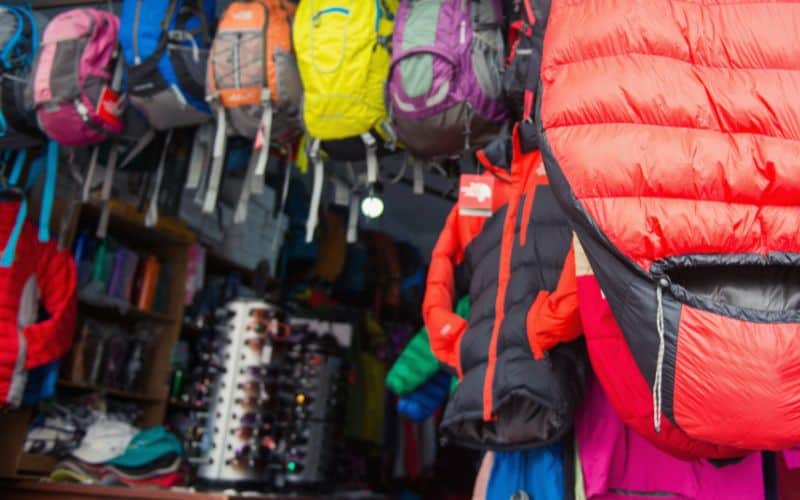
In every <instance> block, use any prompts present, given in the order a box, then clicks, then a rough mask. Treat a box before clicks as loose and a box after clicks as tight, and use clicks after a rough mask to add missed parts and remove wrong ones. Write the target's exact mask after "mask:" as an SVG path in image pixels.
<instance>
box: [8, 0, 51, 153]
mask: <svg viewBox="0 0 800 500" xmlns="http://www.w3.org/2000/svg"><path fill="white" fill-rule="evenodd" d="M44 24H45V19H44V18H43V17H42V16H41V15H40V14H34V13H33V12H32V11H31V10H30V9H29V8H28V7H21V6H10V5H0V149H22V148H28V147H31V146H37V145H40V144H43V143H44V141H45V137H44V134H42V132H41V131H40V130H39V127H38V125H37V123H36V113H35V111H34V109H33V100H32V96H31V95H30V93H28V92H26V90H27V87H28V81H29V79H30V75H31V69H32V67H33V59H34V57H35V56H36V52H37V51H38V49H39V41H40V39H41V36H42V31H43V29H44Z"/></svg>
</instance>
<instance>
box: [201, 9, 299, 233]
mask: <svg viewBox="0 0 800 500" xmlns="http://www.w3.org/2000/svg"><path fill="white" fill-rule="evenodd" d="M294 11H295V6H294V5H292V4H290V3H288V2H284V1H283V0H254V1H237V2H232V3H231V4H230V6H229V7H228V8H227V10H226V11H225V13H224V14H223V16H222V19H221V20H220V23H219V26H218V28H217V34H216V36H215V37H214V42H213V44H212V46H211V54H210V56H209V60H208V78H207V79H206V82H207V84H206V86H207V90H206V97H207V99H208V100H209V101H210V103H211V106H212V108H213V109H214V112H215V115H216V120H217V130H216V136H215V139H214V146H213V155H212V158H213V161H212V166H211V174H210V177H209V180H208V187H207V189H206V195H205V200H204V203H203V210H204V211H205V212H207V213H208V212H212V211H213V210H214V207H215V205H216V202H217V195H218V192H219V184H220V180H221V178H222V168H223V164H224V159H225V147H226V138H227V136H228V135H239V136H243V137H248V138H253V139H254V141H255V142H254V147H253V154H252V155H251V158H250V165H249V166H248V169H247V174H246V177H245V183H244V186H243V188H242V194H241V196H240V198H239V203H238V205H237V209H236V213H235V215H234V222H242V221H243V220H244V218H245V216H246V213H247V202H248V200H249V197H250V193H261V192H262V191H263V189H264V173H265V171H266V167H267V158H268V154H269V146H270V142H271V141H277V142H284V143H286V142H289V141H292V140H293V139H295V138H296V137H297V136H298V135H299V134H300V131H301V116H300V102H301V98H302V92H303V90H302V86H301V84H300V77H299V75H298V72H297V63H296V61H295V57H294V53H293V52H292V35H291V25H292V18H293V16H294Z"/></svg>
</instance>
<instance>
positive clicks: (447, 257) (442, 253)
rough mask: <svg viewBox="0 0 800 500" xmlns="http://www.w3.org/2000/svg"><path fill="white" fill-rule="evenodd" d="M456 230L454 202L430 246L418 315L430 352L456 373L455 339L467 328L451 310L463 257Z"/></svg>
mask: <svg viewBox="0 0 800 500" xmlns="http://www.w3.org/2000/svg"><path fill="white" fill-rule="evenodd" d="M459 230H460V224H459V214H458V205H456V206H454V207H453V209H452V210H451V211H450V214H449V215H448V217H447V221H446V222H445V226H444V229H442V233H441V234H440V235H439V240H438V241H437V242H436V246H435V247H434V248H433V254H432V256H431V264H430V267H429V269H428V279H427V282H426V285H425V298H424V300H423V302H422V317H423V319H424V320H425V326H427V327H428V335H429V336H430V342H431V350H432V351H433V354H434V355H435V356H436V357H437V358H438V359H439V361H441V362H442V363H445V364H447V365H450V366H451V367H453V368H455V369H456V370H457V371H458V373H459V377H460V376H461V366H460V362H459V352H458V344H459V342H458V341H459V339H460V338H461V336H462V335H463V334H464V331H465V330H466V328H467V322H466V321H465V320H464V319H463V318H461V317H459V316H458V315H457V314H456V313H455V312H454V311H453V305H454V304H455V300H456V297H455V293H456V292H455V267H456V266H457V265H458V264H459V263H460V262H461V259H462V258H463V257H464V248H463V247H462V244H461V241H463V240H462V238H461V237H460V236H461V235H460V234H459Z"/></svg>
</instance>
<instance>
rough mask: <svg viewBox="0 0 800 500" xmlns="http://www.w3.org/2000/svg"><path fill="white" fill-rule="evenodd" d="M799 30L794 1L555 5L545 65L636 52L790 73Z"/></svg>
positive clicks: (799, 8)
mask: <svg viewBox="0 0 800 500" xmlns="http://www.w3.org/2000/svg"><path fill="white" fill-rule="evenodd" d="M575 26H580V29H575ZM797 26H800V4H797V3H796V2H783V3H771V2H755V1H751V0H732V1H719V0H703V1H695V2H675V1H670V0H646V1H645V0H640V1H624V2H620V1H613V2H612V1H594V2H578V1H558V0H556V1H554V2H553V6H552V8H551V11H550V18H549V19H548V24H547V36H546V38H545V45H546V46H547V53H546V54H547V57H546V61H545V62H546V64H545V66H551V65H557V64H564V63H566V62H570V61H575V60H579V59H583V58H586V57H590V56H593V57H609V56H613V55H617V54H621V53H626V52H634V53H640V54H646V53H652V54H656V55H660V56H665V57H670V58H674V59H677V60H680V61H686V62H694V63H696V64H698V65H702V66H714V67H719V66H723V65H725V66H727V65H730V66H731V67H734V68H752V67H759V66H763V67H770V68H792V67H797V66H800V52H798V51H797V50H795V47H797V46H798V45H800V32H798V31H797V29H796V27H797ZM754 48H755V49H754Z"/></svg>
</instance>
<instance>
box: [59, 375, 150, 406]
mask: <svg viewBox="0 0 800 500" xmlns="http://www.w3.org/2000/svg"><path fill="white" fill-rule="evenodd" d="M58 386H59V387H63V388H64V389H73V390H76V391H85V392H99V393H101V394H106V395H108V396H111V397H114V398H119V399H127V400H130V401H140V402H142V403H160V402H162V401H163V400H164V396H152V395H148V394H142V393H138V392H128V391H120V390H119V389H112V388H109V387H103V386H100V385H92V384H82V383H80V382H71V381H69V380H59V381H58Z"/></svg>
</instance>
